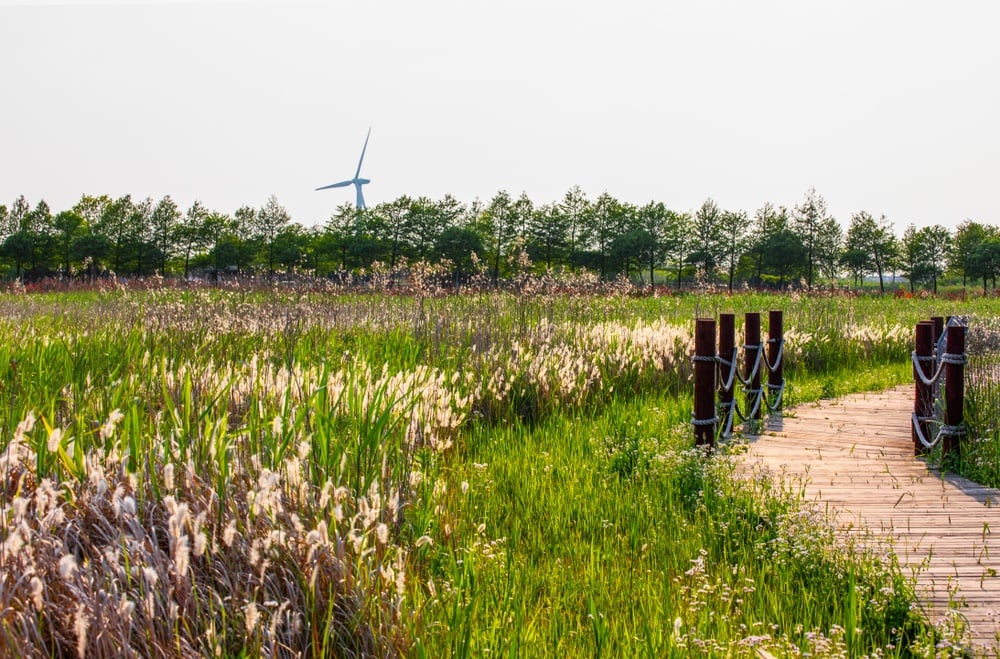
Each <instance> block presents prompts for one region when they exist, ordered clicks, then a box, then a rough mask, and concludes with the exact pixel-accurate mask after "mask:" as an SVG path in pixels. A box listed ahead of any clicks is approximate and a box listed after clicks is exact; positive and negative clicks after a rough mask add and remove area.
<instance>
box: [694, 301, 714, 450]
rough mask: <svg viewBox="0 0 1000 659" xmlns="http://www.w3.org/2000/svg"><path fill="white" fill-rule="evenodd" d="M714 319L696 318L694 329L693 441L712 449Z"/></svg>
mask: <svg viewBox="0 0 1000 659" xmlns="http://www.w3.org/2000/svg"><path fill="white" fill-rule="evenodd" d="M718 370H719V368H718V364H717V363H716V361H715V319H714V318H699V319H697V320H696V321H695V328H694V441H695V444H697V445H699V446H702V445H708V446H715V426H716V425H717V424H718V419H716V416H715V388H716V384H715V375H716V373H717V372H718Z"/></svg>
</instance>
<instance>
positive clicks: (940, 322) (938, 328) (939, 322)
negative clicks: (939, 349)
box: [931, 316, 945, 346]
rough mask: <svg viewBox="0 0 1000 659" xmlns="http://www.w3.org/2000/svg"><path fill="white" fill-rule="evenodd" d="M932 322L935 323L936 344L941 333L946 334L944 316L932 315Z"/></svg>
mask: <svg viewBox="0 0 1000 659" xmlns="http://www.w3.org/2000/svg"><path fill="white" fill-rule="evenodd" d="M931 322H932V323H934V345H935V346H936V345H937V342H938V340H939V339H940V338H941V335H942V334H944V327H945V325H944V316H932V317H931Z"/></svg>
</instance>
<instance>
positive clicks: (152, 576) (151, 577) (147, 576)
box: [142, 566, 160, 588]
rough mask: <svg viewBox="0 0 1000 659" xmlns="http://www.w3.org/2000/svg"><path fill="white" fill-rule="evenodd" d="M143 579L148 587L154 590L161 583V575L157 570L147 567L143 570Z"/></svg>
mask: <svg viewBox="0 0 1000 659" xmlns="http://www.w3.org/2000/svg"><path fill="white" fill-rule="evenodd" d="M142 578H143V579H144V580H145V582H146V586H147V587H149V588H152V587H153V586H155V585H156V582H157V581H159V579H160V575H159V574H157V573H156V570H154V569H153V568H151V567H148V566H147V567H144V568H142Z"/></svg>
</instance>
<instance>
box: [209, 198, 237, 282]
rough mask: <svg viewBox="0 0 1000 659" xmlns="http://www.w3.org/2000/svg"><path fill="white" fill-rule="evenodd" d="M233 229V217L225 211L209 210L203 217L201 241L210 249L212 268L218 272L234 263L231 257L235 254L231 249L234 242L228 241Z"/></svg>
mask: <svg viewBox="0 0 1000 659" xmlns="http://www.w3.org/2000/svg"><path fill="white" fill-rule="evenodd" d="M233 229H234V226H233V218H231V217H229V216H228V215H226V214H225V213H219V212H217V211H209V212H208V213H206V214H205V216H204V218H203V219H202V224H201V234H202V235H201V243H202V245H204V247H205V249H207V250H208V256H209V257H210V258H211V262H212V269H213V270H215V272H217V273H218V272H219V271H220V270H223V269H225V268H226V267H227V266H230V265H234V263H233V262H232V261H231V259H233V258H234V256H235V255H234V254H233V250H232V249H231V246H232V243H231V242H229V241H228V239H229V238H230V237H231V236H232V235H233Z"/></svg>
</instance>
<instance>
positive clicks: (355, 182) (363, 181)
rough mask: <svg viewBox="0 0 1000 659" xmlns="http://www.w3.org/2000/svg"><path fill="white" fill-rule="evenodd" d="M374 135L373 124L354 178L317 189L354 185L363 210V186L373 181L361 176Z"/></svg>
mask: <svg viewBox="0 0 1000 659" xmlns="http://www.w3.org/2000/svg"><path fill="white" fill-rule="evenodd" d="M371 135H372V129H371V126H369V127H368V134H367V135H366V136H365V145H364V146H363V147H361V158H360V159H358V171H356V172H354V178H352V179H349V180H347V181H341V182H340V183H331V184H330V185H324V186H323V187H321V188H316V189H317V190H329V189H330V188H346V187H347V186H349V185H352V184H353V185H354V188H355V189H356V190H357V191H358V197H357V201H356V204H357V209H358V210H361V209H362V208H364V207H365V196H364V195H363V194H361V186H362V185H364V184H366V183H371V181H370V180H369V179H366V178H361V163H362V162H364V160H365V149H367V148H368V138H369V137H371Z"/></svg>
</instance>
